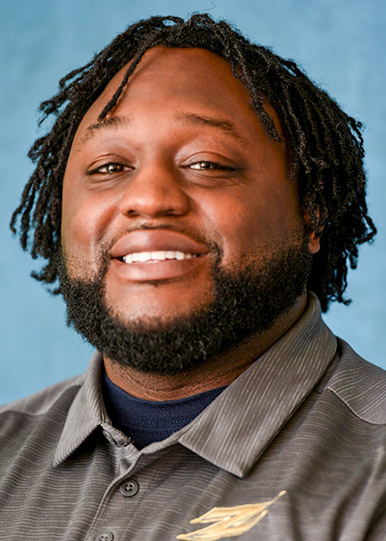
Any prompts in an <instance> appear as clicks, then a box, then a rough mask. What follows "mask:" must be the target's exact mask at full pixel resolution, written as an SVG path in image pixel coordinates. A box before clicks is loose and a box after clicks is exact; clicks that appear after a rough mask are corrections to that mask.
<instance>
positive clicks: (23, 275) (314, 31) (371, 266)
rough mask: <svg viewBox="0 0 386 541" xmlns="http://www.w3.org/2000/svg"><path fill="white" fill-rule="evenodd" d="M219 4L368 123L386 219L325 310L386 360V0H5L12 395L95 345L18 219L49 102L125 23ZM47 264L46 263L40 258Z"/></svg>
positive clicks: (5, 392)
mask: <svg viewBox="0 0 386 541" xmlns="http://www.w3.org/2000/svg"><path fill="white" fill-rule="evenodd" d="M195 11H208V12H209V13H210V14H211V15H212V16H213V17H214V18H220V17H223V18H225V19H228V20H230V21H231V22H233V23H234V24H235V25H236V26H237V27H238V28H239V29H240V30H241V31H242V32H243V33H244V34H245V35H246V36H247V37H249V38H250V39H251V40H252V41H255V42H258V43H262V44H263V45H268V46H271V47H272V48H273V49H274V50H275V51H276V52H277V53H279V54H280V55H282V56H284V57H291V58H293V59H294V60H295V61H297V62H300V64H301V65H302V66H303V68H304V69H305V70H306V71H307V73H308V74H309V76H310V77H311V78H312V79H313V80H314V81H317V82H318V83H320V84H321V85H322V87H323V88H324V89H326V90H327V91H328V92H329V93H330V94H331V95H332V96H333V97H335V98H336V99H337V101H338V102H339V103H340V104H341V106H342V107H343V108H344V109H345V111H346V112H348V113H349V114H350V115H353V116H355V117H357V118H360V119H361V120H362V121H363V122H364V123H365V126H366V131H365V142H366V151H367V154H366V168H367V171H368V176H369V187H368V194H369V206H370V211H371V212H372V214H373V216H374V219H375V221H376V223H377V225H378V228H379V235H378V236H377V240H376V242H375V243H374V244H373V246H370V247H363V248H362V249H361V257H360V263H359V268H358V269H357V270H356V271H354V272H352V273H350V276H349V281H350V286H349V289H348V295H349V296H350V297H351V298H353V303H352V305H351V306H350V307H348V308H346V307H344V306H339V305H337V306H335V305H334V306H333V307H332V308H331V309H330V311H329V313H328V314H327V316H326V317H325V319H326V321H327V323H328V324H329V325H330V326H331V327H332V329H333V330H334V331H335V333H336V334H338V335H340V336H342V337H344V338H345V339H347V340H348V341H349V342H350V343H351V344H352V345H353V346H354V348H355V349H356V350H357V351H358V352H359V353H360V354H361V355H362V356H364V357H366V358H368V359H369V360H371V361H372V362H374V363H375V364H378V365H381V366H383V367H385V368H386V357H385V355H384V346H383V337H384V336H383V335H384V334H385V332H386V326H385V322H386V307H385V300H386V298H385V294H384V291H383V281H384V280H383V278H384V276H385V270H386V233H385V230H386V217H385V213H384V207H385V199H386V197H385V182H384V170H385V165H386V158H385V154H386V152H385V151H386V145H385V126H386V106H385V98H384V96H385V86H386V68H385V60H384V58H385V51H386V39H385V35H386V31H385V29H386V25H385V23H386V3H385V2H381V1H379V0H368V1H367V2H366V3H365V2H363V1H362V0H360V1H359V0H339V1H336V0H317V1H316V0H257V1H255V2H253V1H246V0H238V1H237V2H235V1H234V0H229V1H228V0H217V1H216V2H213V1H211V0H194V1H191V0H180V1H179V2H172V1H167V0H165V1H158V2H156V1H152V0H141V2H133V1H129V0H61V1H59V0H33V1H29V0H18V1H17V2H15V1H14V0H2V2H1V5H0V21H1V24H2V31H1V34H0V77H1V88H0V92H1V96H0V98H1V99H0V119H1V129H0V163H1V177H0V178H1V183H0V195H1V197H0V241H1V248H2V249H1V255H0V258H1V259H0V262H1V264H0V280H1V281H0V292H1V302H0V310H1V316H0V317H1V325H0V333H1V336H0V338H1V346H2V347H1V358H0V362H1V378H0V403H1V402H6V401H9V400H13V399H16V398H19V397H21V396H24V395H27V394H29V393H31V392H34V391H36V390H38V389H40V388H42V387H44V386H46V385H48V384H50V383H53V382H55V381H58V380H60V379H63V378H66V377H69V376H72V375H75V374H77V373H80V372H82V371H83V370H84V369H85V367H86V365H87V362H88V360H89V357H90V354H91V347H90V346H88V345H87V344H85V343H83V342H82V340H81V339H80V338H79V337H78V336H77V335H76V334H75V333H74V331H72V330H71V329H69V328H67V327H66V325H65V308H64V305H63V302H62V301H61V299H59V298H54V297H52V296H50V295H49V294H48V293H46V292H45V291H44V290H43V288H42V286H41V285H40V284H39V283H37V282H36V281H35V280H33V279H32V278H30V277H29V274H30V272H31V270H32V269H34V268H38V267H39V265H38V264H37V262H32V261H31V260H30V257H29V255H28V254H24V253H23V252H22V251H21V249H20V247H19V244H18V241H17V240H15V239H13V238H12V235H11V233H10V231H9V229H8V222H9V217H10V215H11V213H12V211H13V209H14V208H15V207H16V206H17V204H18V202H19V198H20V194H21V191H22V188H23V186H24V184H25V182H26V181H27V179H28V177H29V175H30V174H31V172H32V164H31V163H30V162H29V160H28V159H27V157H26V153H27V151H28V149H29V147H30V145H31V144H32V142H33V141H34V139H35V138H36V137H37V136H38V135H40V134H42V133H44V131H43V132H38V131H37V129H36V121H37V119H38V113H37V108H38V105H39V103H40V102H41V101H42V100H43V99H46V98H48V97H50V96H51V95H53V94H55V93H56V90H57V82H58V80H59V78H60V77H61V76H62V75H64V74H66V73H67V72H68V71H70V70H72V69H73V68H76V67H78V66H80V65H83V64H85V63H86V62H88V61H89V59H90V58H91V56H92V55H93V54H94V53H95V52H97V51H98V50H100V49H101V48H103V47H104V46H105V45H106V44H107V43H108V42H110V41H111V39H112V38H113V37H114V36H115V35H116V34H117V33H118V32H119V31H123V30H124V29H125V28H126V27H127V26H128V25H129V24H131V23H132V22H135V21H136V20H138V19H139V18H144V17H148V16H150V15H169V14H173V15H179V16H183V17H186V16H188V15H190V14H191V13H192V12H195ZM37 265H38V267H37Z"/></svg>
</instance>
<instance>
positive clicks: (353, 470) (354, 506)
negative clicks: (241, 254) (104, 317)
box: [0, 294, 386, 541]
mask: <svg viewBox="0 0 386 541" xmlns="http://www.w3.org/2000/svg"><path fill="white" fill-rule="evenodd" d="M101 370H102V360H101V357H100V355H99V354H95V355H94V357H93V359H92V360H91V362H90V365H89V368H88V370H87V373H86V374H85V376H81V377H78V378H73V379H71V380H68V381H65V382H62V383H60V384H58V385H55V386H53V387H51V388H49V389H46V390H44V391H42V392H41V393H38V394H36V395H34V396H32V397H29V398H26V399H24V400H21V401H18V402H16V403H13V404H8V405H7V406H4V407H2V408H1V409H0V429H1V430H0V432H1V434H0V449H1V451H0V539H1V540H12V541H21V540H23V541H24V540H25V539H32V540H35V539H36V540H39V541H53V540H68V541H76V540H82V541H83V540H87V541H91V540H97V539H98V540H100V541H108V540H109V539H114V540H115V541H117V540H121V541H123V540H130V541H169V540H174V539H176V538H178V539H185V540H189V539H192V540H193V539H205V540H207V541H211V540H213V541H215V540H217V539H226V538H233V539H240V541H252V540H264V541H265V540H272V541H279V540H280V541H292V540H293V541H299V540H300V541H301V540H312V541H331V540H340V541H359V540H368V541H385V540H386V427H385V425H386V375H385V372H383V371H382V370H381V369H378V368H376V367H375V366H373V365H371V364H369V363H367V362H366V361H364V360H363V359H361V358H360V357H358V356H357V355H356V354H355V353H354V352H353V351H352V350H351V348H350V347H349V346H348V345H347V344H346V343H345V342H344V341H342V340H339V339H338V340H337V339H336V338H335V337H334V335H333V334H332V333H331V332H330V330H329V329H328V328H327V327H326V326H325V325H324V323H323V321H322V320H321V318H320V308H319V303H318V301H317V299H316V298H315V297H314V296H313V295H312V294H311V296H310V302H309V305H308V308H307V311H306V313H305V315H304V316H303V317H302V319H301V320H300V321H299V322H298V323H297V324H296V325H295V326H294V327H293V328H292V329H291V330H290V331H289V332H288V333H287V334H286V335H285V336H283V337H282V338H281V339H280V340H279V341H278V342H277V343H276V344H274V345H273V346H272V347H271V348H270V349H269V350H268V351H267V352H266V353H265V354H264V355H262V356H261V357H260V358H259V359H258V360H257V361H256V362H255V363H254V364H253V365H252V366H251V367H250V368H249V369H248V370H246V371H245V372H244V373H243V374H242V375H241V376H240V377H239V378H238V379H237V380H235V381H234V382H233V383H232V384H231V385H230V386H229V387H228V388H227V389H226V390H225V391H224V392H223V393H222V394H221V395H220V396H219V397H218V398H216V399H215V400H214V402H212V403H211V404H210V405H209V406H208V407H207V408H206V409H205V410H204V411H203V412H202V413H201V414H200V415H199V416H198V417H197V418H196V419H195V420H194V421H193V422H191V423H190V424H189V425H187V426H186V427H184V428H183V429H182V430H180V431H179V432H177V433H175V434H173V435H171V436H170V437H169V438H167V439H166V440H164V441H162V442H155V443H153V444H151V445H149V446H147V447H145V448H144V449H143V450H141V451H138V450H137V449H136V448H135V447H134V446H133V445H132V444H131V443H130V441H129V439H128V438H127V437H126V436H125V435H123V434H122V433H121V432H120V431H118V430H116V429H114V427H112V426H111V423H110V421H109V419H108V417H107V414H106V412H105V410H104V406H103V400H102V394H101ZM130 481H131V482H130ZM224 508H225V509H224ZM205 514H208V515H207V516H206V517H204V518H201V519H200V521H195V522H193V523H191V522H190V521H192V520H193V519H198V518H199V517H202V516H203V515H205ZM193 532H195V533H193ZM177 536H178V537H177Z"/></svg>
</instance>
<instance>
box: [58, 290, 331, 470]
mask: <svg viewBox="0 0 386 541" xmlns="http://www.w3.org/2000/svg"><path fill="white" fill-rule="evenodd" d="M335 351H336V339H335V336H334V335H333V334H332V332H331V331H330V330H329V329H328V327H327V326H326V325H325V324H324V322H323V320H322V319H321V316H320V304H319V301H318V299H317V297H316V296H315V295H313V294H312V293H310V295H309V303H308V307H307V309H306V311H305V313H304V314H303V316H302V317H301V319H300V320H299V321H298V322H297V323H296V324H295V325H294V326H293V327H292V328H291V329H290V331H288V332H287V333H286V334H285V335H284V336H282V338H280V340H278V341H277V342H276V343H275V344H273V346H271V347H270V348H269V349H268V350H267V351H266V352H265V353H264V354H263V355H262V356H261V357H260V358H259V359H258V360H257V361H256V362H255V363H254V364H253V365H251V366H250V367H249V368H248V369H247V370H246V371H245V372H243V373H242V374H241V376H239V377H238V378H237V379H236V380H235V381H234V382H233V383H232V384H231V385H229V387H228V388H227V389H226V390H225V391H223V393H221V395H220V396H219V397H217V398H216V399H215V400H214V401H213V402H212V403H211V404H210V405H209V406H208V407H207V408H206V409H205V410H204V411H203V412H202V413H201V414H200V415H199V416H198V417H197V418H196V419H194V420H193V421H192V422H191V423H190V424H189V425H188V426H187V427H184V428H183V429H181V430H180V431H179V432H178V433H176V434H173V435H172V436H170V437H169V438H168V439H167V441H168V442H169V443H172V442H175V441H178V442H179V443H180V444H182V445H184V446H185V447H187V448H188V449H190V450H191V451H193V452H195V453H196V454H198V455H200V456H202V457H203V458H204V459H206V460H208V461H210V462H212V463H213V464H215V465H216V466H218V467H220V468H222V469H225V470H227V471H229V472H230V473H233V474H235V475H237V476H239V477H242V476H244V475H245V474H246V473H247V472H248V470H249V469H250V467H251V466H252V465H253V464H254V463H255V461H256V460H257V459H258V457H259V456H260V455H261V454H262V453H263V451H264V449H265V448H266V446H267V445H268V444H269V443H270V441H272V439H273V438H274V437H275V435H276V434H277V433H278V432H279V431H280V429H281V427H282V426H283V425H284V424H285V423H286V421H287V420H288V419H289V418H290V417H291V415H292V414H293V413H294V411H295V410H296V409H297V407H298V406H299V405H300V404H301V403H302V401H303V400H304V398H305V397H306V396H307V395H308V394H309V393H310V392H311V390H312V389H313V388H314V387H315V385H316V384H317V383H318V381H319V380H320V379H321V377H322V376H323V373H324V372H325V370H326V368H327V367H328V365H329V363H330V361H331V360H332V358H333V356H334V354H335ZM101 380H102V357H101V355H100V354H99V353H95V354H94V355H93V357H92V359H91V361H90V364H89V366H88V368H87V371H86V374H85V379H84V383H83V385H82V387H81V388H80V390H79V392H78V393H77V395H76V397H75V399H74V401H73V403H72V405H71V407H70V409H69V412H68V415H67V419H66V422H65V425H64V428H63V431H62V434H61V437H60V439H59V442H58V445H57V448H56V453H55V458H54V466H58V465H59V464H61V463H62V462H63V461H64V460H66V459H67V458H68V457H69V456H70V455H71V454H72V453H73V452H74V451H75V450H76V449H77V448H78V447H79V446H80V445H81V444H82V443H83V442H84V441H85V440H86V438H87V437H88V436H89V435H90V434H91V433H92V432H93V431H94V430H95V429H96V428H97V427H99V426H101V427H102V429H103V428H106V429H108V432H109V435H110V437H111V436H112V433H113V436H115V437H114V439H115V441H117V442H118V443H120V444H121V445H124V444H125V443H127V442H128V438H126V436H124V435H123V434H122V433H121V432H120V431H119V430H115V429H114V428H113V427H111V423H110V420H109V418H108V416H107V413H106V410H105V407H104V405H103V397H102V386H101ZM120 440H121V441H120ZM165 443H166V442H165ZM160 444H161V445H162V442H159V443H158V445H157V447H158V446H160ZM153 445H155V444H153ZM153 445H152V446H153Z"/></svg>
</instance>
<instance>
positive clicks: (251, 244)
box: [204, 190, 302, 264]
mask: <svg viewBox="0 0 386 541" xmlns="http://www.w3.org/2000/svg"><path fill="white" fill-rule="evenodd" d="M204 212H205V215H206V216H207V217H208V221H209V223H210V225H209V230H210V231H211V237H212V238H213V240H215V241H216V242H217V243H218V244H219V245H220V246H221V247H222V249H223V254H224V257H223V262H224V264H227V263H230V262H231V261H238V262H242V261H243V260H245V261H246V262H247V261H249V260H250V259H251V258H252V257H253V258H255V257H256V254H258V253H264V252H266V251H270V252H271V251H272V249H275V248H276V247H279V246H280V245H283V244H287V243H288V242H290V239H291V237H292V236H293V233H294V232H295V231H296V232H297V231H299V229H300V228H301V227H302V222H301V218H300V211H299V206H298V202H297V196H296V194H295V193H293V192H292V190H289V191H288V192H287V193H283V190H281V191H280V190H278V192H277V193H276V194H275V192H274V191H272V190H270V193H269V196H268V194H267V195H266V196H265V194H264V193H263V192H262V191H261V190H260V192H259V194H258V195H257V194H256V192H255V193H249V194H248V196H245V194H243V196H242V197H241V196H240V197H226V196H224V197H222V198H221V199H220V198H218V199H217V201H216V204H212V205H207V206H206V208H205V211H204Z"/></svg>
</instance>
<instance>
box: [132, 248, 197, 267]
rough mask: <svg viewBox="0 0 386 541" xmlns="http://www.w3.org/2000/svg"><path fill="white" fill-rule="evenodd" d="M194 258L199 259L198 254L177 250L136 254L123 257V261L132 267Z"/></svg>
mask: <svg viewBox="0 0 386 541" xmlns="http://www.w3.org/2000/svg"><path fill="white" fill-rule="evenodd" d="M192 257H198V254H192V253H189V252H180V251H176V250H158V251H155V252H134V253H132V254H128V255H126V256H123V257H122V261H124V262H125V263H126V264H127V265H131V264H132V263H157V262H159V261H166V260H169V261H170V260H171V261H173V260H177V261H182V260H184V259H192Z"/></svg>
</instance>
